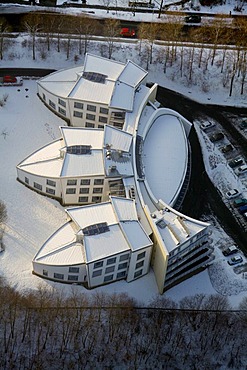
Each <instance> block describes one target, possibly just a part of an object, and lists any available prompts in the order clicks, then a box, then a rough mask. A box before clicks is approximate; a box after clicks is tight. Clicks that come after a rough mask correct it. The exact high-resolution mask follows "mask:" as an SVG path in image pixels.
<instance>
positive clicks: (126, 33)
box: [120, 27, 136, 37]
mask: <svg viewBox="0 0 247 370" xmlns="http://www.w3.org/2000/svg"><path fill="white" fill-rule="evenodd" d="M120 35H121V36H122V37H135V36H136V31H135V30H134V29H133V28H128V27H123V28H121V31H120Z"/></svg>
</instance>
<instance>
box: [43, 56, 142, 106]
mask: <svg viewBox="0 0 247 370" xmlns="http://www.w3.org/2000/svg"><path fill="white" fill-rule="evenodd" d="M146 75H147V72H146V71H145V70H144V69H142V68H141V67H139V66H138V65H137V64H135V63H133V62H131V61H128V62H127V63H126V64H124V63H120V62H117V61H114V60H111V59H107V58H103V57H99V56H95V55H92V54H86V57H85V61H84V66H79V67H75V68H71V69H63V70H60V71H58V72H54V73H51V74H50V75H48V76H46V77H43V78H41V79H40V80H39V81H38V84H39V85H40V86H42V87H43V88H44V89H46V90H47V91H49V92H51V93H52V94H54V95H56V96H58V97H63V98H66V97H67V98H70V99H73V100H79V101H88V102H97V103H99V104H104V105H109V106H110V107H112V108H116V109H121V110H126V111H131V110H132V109H133V103H134V95H135V88H136V87H137V86H138V85H139V84H140V83H141V82H142V80H143V79H144V78H145V77H146Z"/></svg>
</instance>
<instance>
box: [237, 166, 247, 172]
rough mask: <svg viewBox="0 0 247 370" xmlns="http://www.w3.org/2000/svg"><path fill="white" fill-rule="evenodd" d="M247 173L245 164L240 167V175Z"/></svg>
mask: <svg viewBox="0 0 247 370" xmlns="http://www.w3.org/2000/svg"><path fill="white" fill-rule="evenodd" d="M245 172H247V164H243V165H242V166H240V167H238V174H239V175H241V174H242V173H245Z"/></svg>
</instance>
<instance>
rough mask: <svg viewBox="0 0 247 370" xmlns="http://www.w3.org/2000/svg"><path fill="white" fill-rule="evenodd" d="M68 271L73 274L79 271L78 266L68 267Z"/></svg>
mask: <svg viewBox="0 0 247 370" xmlns="http://www.w3.org/2000/svg"><path fill="white" fill-rule="evenodd" d="M69 272H72V273H74V274H78V273H79V267H69Z"/></svg>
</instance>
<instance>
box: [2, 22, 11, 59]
mask: <svg viewBox="0 0 247 370" xmlns="http://www.w3.org/2000/svg"><path fill="white" fill-rule="evenodd" d="M9 31H10V26H9V24H8V23H7V21H6V19H5V18H3V17H1V18H0V59H1V60H2V59H3V50H4V40H5V38H6V34H7V32H9Z"/></svg>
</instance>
